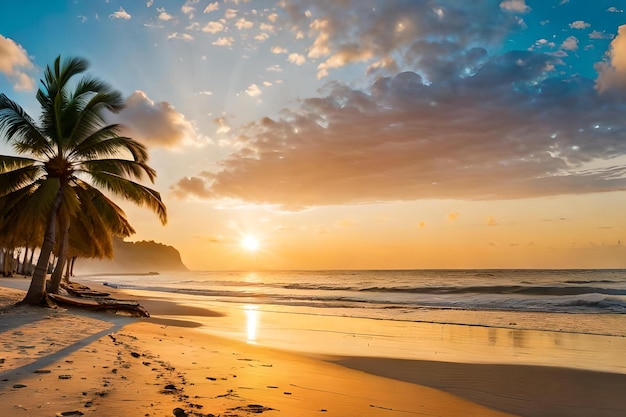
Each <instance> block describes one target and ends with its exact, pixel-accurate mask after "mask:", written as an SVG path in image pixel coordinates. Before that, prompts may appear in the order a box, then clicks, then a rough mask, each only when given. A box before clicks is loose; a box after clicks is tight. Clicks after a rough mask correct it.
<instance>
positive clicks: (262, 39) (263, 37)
mask: <svg viewBox="0 0 626 417" xmlns="http://www.w3.org/2000/svg"><path fill="white" fill-rule="evenodd" d="M269 38H270V35H268V34H267V33H265V32H261V33H259V34H257V35H255V36H254V40H255V41H259V42H265V41H266V40H268V39H269Z"/></svg>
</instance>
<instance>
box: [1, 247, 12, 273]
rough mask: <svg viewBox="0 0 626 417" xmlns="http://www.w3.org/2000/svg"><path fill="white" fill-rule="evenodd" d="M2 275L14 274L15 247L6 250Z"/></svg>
mask: <svg viewBox="0 0 626 417" xmlns="http://www.w3.org/2000/svg"><path fill="white" fill-rule="evenodd" d="M2 275H3V276H5V277H12V276H13V249H6V250H5V251H4V263H3V267H2Z"/></svg>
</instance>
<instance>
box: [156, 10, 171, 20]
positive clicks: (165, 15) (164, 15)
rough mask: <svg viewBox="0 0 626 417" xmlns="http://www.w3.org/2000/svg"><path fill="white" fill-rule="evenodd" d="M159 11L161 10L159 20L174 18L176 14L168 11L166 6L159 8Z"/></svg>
mask: <svg viewBox="0 0 626 417" xmlns="http://www.w3.org/2000/svg"><path fill="white" fill-rule="evenodd" d="M157 11H158V12H159V16H158V18H159V20H163V21H164V22H167V21H169V20H172V19H173V18H174V16H172V15H171V14H169V13H168V12H166V11H165V9H164V8H161V9H157Z"/></svg>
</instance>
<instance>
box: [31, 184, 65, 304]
mask: <svg viewBox="0 0 626 417" xmlns="http://www.w3.org/2000/svg"><path fill="white" fill-rule="evenodd" d="M62 198H63V188H61V186H59V190H58V191H57V195H56V197H55V199H54V203H53V204H52V209H51V210H50V214H49V215H48V223H47V224H46V232H45V234H44V238H43V244H42V245H41V252H40V253H39V259H38V260H37V266H36V267H35V273H34V274H33V279H31V281H30V287H28V292H27V293H26V297H24V299H23V300H22V303H24V304H29V305H33V306H38V305H43V304H44V303H46V302H47V301H48V300H47V298H48V297H47V296H46V276H47V273H48V262H49V261H50V254H51V253H52V250H53V249H54V242H55V239H56V225H57V211H58V210H59V206H61V200H62Z"/></svg>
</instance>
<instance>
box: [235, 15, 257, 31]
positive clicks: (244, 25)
mask: <svg viewBox="0 0 626 417" xmlns="http://www.w3.org/2000/svg"><path fill="white" fill-rule="evenodd" d="M235 27H236V28H237V29H239V30H243V29H252V28H253V27H254V22H252V21H250V20H246V19H244V18H243V17H242V18H240V19H238V20H237V22H235Z"/></svg>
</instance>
